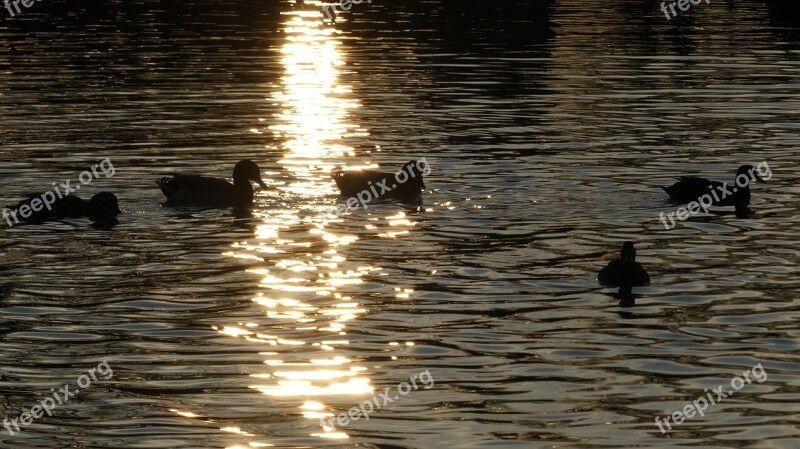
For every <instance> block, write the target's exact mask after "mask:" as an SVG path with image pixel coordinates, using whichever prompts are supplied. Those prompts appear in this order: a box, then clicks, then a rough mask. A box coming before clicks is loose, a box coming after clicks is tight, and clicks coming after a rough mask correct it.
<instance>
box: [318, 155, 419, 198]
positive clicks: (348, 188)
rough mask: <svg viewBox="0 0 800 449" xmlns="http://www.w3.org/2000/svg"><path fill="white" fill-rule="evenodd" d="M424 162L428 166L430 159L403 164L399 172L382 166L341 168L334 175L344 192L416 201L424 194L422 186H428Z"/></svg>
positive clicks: (370, 196)
mask: <svg viewBox="0 0 800 449" xmlns="http://www.w3.org/2000/svg"><path fill="white" fill-rule="evenodd" d="M423 159H424V158H423ZM420 163H423V165H424V166H425V168H426V169H427V168H428V166H427V162H426V161H424V160H422V159H420V160H418V161H414V160H412V161H409V162H406V164H405V165H403V168H401V169H400V170H399V171H397V172H396V173H384V172H381V171H378V170H347V171H343V170H341V169H337V170H336V171H334V172H333V174H332V176H333V180H334V181H335V182H336V186H337V187H338V188H339V191H340V192H341V194H342V196H347V197H357V196H358V195H359V194H364V193H368V194H369V198H370V200H369V201H371V200H373V199H397V200H400V201H403V202H412V201H414V200H416V199H417V198H418V197H419V196H420V195H421V194H422V190H423V189H424V188H425V181H424V179H423V176H424V174H423V171H422V169H421V168H420ZM401 172H405V175H403V176H400V175H401ZM429 173H430V172H429ZM373 194H374V197H373ZM369 201H367V202H369Z"/></svg>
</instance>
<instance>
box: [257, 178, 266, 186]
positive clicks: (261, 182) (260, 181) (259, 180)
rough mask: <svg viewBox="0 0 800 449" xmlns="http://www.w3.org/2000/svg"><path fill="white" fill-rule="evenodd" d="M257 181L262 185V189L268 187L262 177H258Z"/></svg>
mask: <svg viewBox="0 0 800 449" xmlns="http://www.w3.org/2000/svg"><path fill="white" fill-rule="evenodd" d="M256 182H257V183H258V185H260V186H261V188H262V189H266V188H267V185H266V184H264V181H262V180H261V179H260V178H259V179H256Z"/></svg>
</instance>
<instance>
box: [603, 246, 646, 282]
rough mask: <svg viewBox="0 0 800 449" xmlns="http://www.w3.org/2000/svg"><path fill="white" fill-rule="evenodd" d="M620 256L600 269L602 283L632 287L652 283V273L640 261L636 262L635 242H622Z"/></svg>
mask: <svg viewBox="0 0 800 449" xmlns="http://www.w3.org/2000/svg"><path fill="white" fill-rule="evenodd" d="M619 257H620V258H619V259H614V260H612V261H611V262H609V263H608V265H606V266H605V267H603V269H602V270H600V273H599V274H598V275H597V280H598V282H600V284H601V285H605V286H608V287H623V288H630V287H639V286H642V285H649V284H650V275H649V274H647V271H646V270H645V269H644V267H642V265H641V264H640V263H638V262H636V249H634V247H633V242H625V243H623V244H622V250H621V251H620V253H619Z"/></svg>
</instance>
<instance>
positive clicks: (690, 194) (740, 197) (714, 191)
mask: <svg viewBox="0 0 800 449" xmlns="http://www.w3.org/2000/svg"><path fill="white" fill-rule="evenodd" d="M740 176H744V177H745V178H746V179H747V182H742V183H738V184H737V182H736V180H737V179H739V177H740ZM751 176H752V178H751ZM676 179H677V180H678V182H676V183H675V184H672V185H671V186H669V187H663V186H662V187H661V188H662V189H664V191H665V192H667V195H669V197H670V199H671V200H672V201H673V202H676V203H690V202H692V201H698V202H699V201H700V198H701V197H704V196H705V197H706V198H708V200H709V201H710V202H709V203H706V204H708V205H711V206H733V207H734V208H735V209H736V212H737V215H743V214H744V215H746V214H747V213H750V212H752V211H751V210H750V208H749V207H748V206H749V205H750V181H751V180H755V181H757V182H766V181H765V180H764V179H763V178H762V177H761V176H759V174H758V173H757V172H756V169H755V168H754V167H753V166H752V165H742V166H741V167H739V169H738V170H736V178H734V182H733V183H732V184H727V183H723V182H719V181H711V180H708V179H705V178H698V177H694V176H679V177H677V178H676ZM742 184H744V186H742ZM706 195H708V196H706Z"/></svg>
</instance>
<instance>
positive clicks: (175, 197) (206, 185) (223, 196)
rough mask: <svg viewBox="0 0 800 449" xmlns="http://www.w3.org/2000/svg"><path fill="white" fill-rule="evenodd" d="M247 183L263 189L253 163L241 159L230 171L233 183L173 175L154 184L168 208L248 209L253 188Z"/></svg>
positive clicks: (186, 175)
mask: <svg viewBox="0 0 800 449" xmlns="http://www.w3.org/2000/svg"><path fill="white" fill-rule="evenodd" d="M250 181H253V182H256V183H258V185H260V186H261V187H263V188H265V189H266V188H267V185H266V184H264V181H262V180H261V170H260V169H259V168H258V165H256V163H255V162H253V161H250V160H241V161H239V162H238V163H237V164H236V166H235V167H234V168H233V184H231V183H230V182H228V181H226V180H224V179H220V178H211V177H206V176H198V175H188V174H174V175H172V177H164V178H161V179H160V180H159V181H157V183H158V186H159V187H161V191H162V192H164V196H166V197H167V203H166V204H167V205H168V206H206V207H250V206H252V205H253V186H252V185H250Z"/></svg>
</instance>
